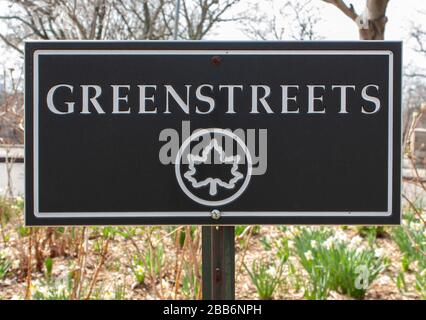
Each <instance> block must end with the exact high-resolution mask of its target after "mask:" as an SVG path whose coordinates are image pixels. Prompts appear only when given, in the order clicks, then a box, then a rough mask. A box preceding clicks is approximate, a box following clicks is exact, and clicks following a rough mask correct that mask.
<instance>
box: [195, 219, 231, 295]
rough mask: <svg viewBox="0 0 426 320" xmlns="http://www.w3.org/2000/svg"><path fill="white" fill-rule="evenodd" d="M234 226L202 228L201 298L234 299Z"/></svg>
mask: <svg viewBox="0 0 426 320" xmlns="http://www.w3.org/2000/svg"><path fill="white" fill-rule="evenodd" d="M234 230H235V228H234V226H212V227H203V229H202V251H203V252H202V256H203V262H202V268H203V299H204V300H233V299H235V241H234V238H235V237H234V235H235V231H234Z"/></svg>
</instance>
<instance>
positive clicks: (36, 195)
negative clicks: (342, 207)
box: [33, 49, 394, 218]
mask: <svg viewBox="0 0 426 320" xmlns="http://www.w3.org/2000/svg"><path fill="white" fill-rule="evenodd" d="M41 55H367V56H368V55H383V56H388V57H389V83H388V91H389V98H388V102H389V105H388V208H387V211H256V212H253V211H223V212H221V215H222V217H244V216H245V217H319V218H320V217H347V218H352V217H371V218H374V217H385V216H390V215H392V194H393V185H392V184H393V179H392V175H393V143H392V142H393V76H394V70H393V52H392V51H390V50H320V49H318V50H261V49H258V50H252V49H250V50H210V49H206V50H203V49H199V50H187V49H181V50H180V49H179V50H162V49H158V50H136V49H135V50H107V49H102V50H92V49H87V50H80V49H77V50H72V49H69V50H68V49H67V50H62V49H60V50H45V49H37V50H35V51H34V56H33V66H34V69H33V111H34V112H33V125H34V128H33V133H34V134H33V148H34V149H33V169H34V171H33V172H34V176H33V179H34V181H33V200H34V201H33V204H34V208H33V212H34V215H35V216H36V217H38V218H101V217H105V218H120V217H122V218H126V217H127V218H128V217H146V218H155V217H162V218H164V217H210V212H211V209H210V210H209V209H206V211H169V212H157V211H154V212H40V211H39V193H38V187H39V172H38V169H39V166H38V165H39V161H38V160H39V159H38V155H39V154H38V153H39V150H38V137H39V135H38V133H39V121H38V112H39V105H38V103H39V96H38V93H39V92H38V89H39V83H38V82H39V56H41ZM212 209H213V208H212Z"/></svg>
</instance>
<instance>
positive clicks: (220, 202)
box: [175, 128, 253, 207]
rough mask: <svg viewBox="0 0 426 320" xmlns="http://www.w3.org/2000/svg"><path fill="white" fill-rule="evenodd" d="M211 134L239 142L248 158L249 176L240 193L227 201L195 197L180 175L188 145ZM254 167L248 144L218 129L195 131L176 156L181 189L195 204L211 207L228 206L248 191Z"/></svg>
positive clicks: (227, 131)
mask: <svg viewBox="0 0 426 320" xmlns="http://www.w3.org/2000/svg"><path fill="white" fill-rule="evenodd" d="M210 133H219V134H222V135H224V136H228V137H230V138H232V139H234V140H235V141H237V143H238V144H239V145H240V147H241V148H242V149H243V151H244V153H245V156H246V159H247V175H246V178H245V180H244V183H243V184H242V185H241V187H240V189H238V191H237V192H236V193H234V194H233V195H232V196H230V197H228V198H225V199H222V200H216V201H211V200H204V199H202V198H200V197H197V196H196V195H194V194H193V193H192V192H191V191H189V189H188V188H187V187H186V185H185V183H184V182H183V180H182V176H181V173H180V163H181V158H182V153H183V151H184V150H185V149H186V148H187V147H188V145H189V144H190V143H191V141H192V140H194V139H196V138H198V137H200V136H203V135H205V134H210ZM252 165H253V163H252V159H251V154H250V150H249V149H248V148H247V146H246V144H245V143H244V142H243V141H242V140H241V139H240V137H238V136H237V135H236V134H234V133H233V132H231V131H230V130H225V129H218V128H212V129H200V130H197V131H195V132H194V133H193V134H191V135H190V136H189V137H188V138H187V139H186V140H185V141H184V142H183V143H182V145H181V147H180V148H179V151H178V153H177V154H176V159H175V174H176V179H177V181H178V183H179V186H180V188H181V189H182V191H183V192H184V193H185V194H186V195H187V196H188V197H189V198H191V199H192V200H194V201H195V202H197V203H199V204H202V205H205V206H210V207H211V206H223V205H225V204H228V203H230V202H232V201H234V200H235V199H237V198H238V197H239V196H241V194H242V193H243V192H244V191H245V190H246V188H247V186H248V184H249V182H250V178H251V173H252V169H253V168H252Z"/></svg>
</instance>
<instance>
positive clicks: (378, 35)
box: [323, 0, 389, 40]
mask: <svg viewBox="0 0 426 320" xmlns="http://www.w3.org/2000/svg"><path fill="white" fill-rule="evenodd" d="M323 1H325V2H327V3H331V4H333V5H334V6H335V7H337V8H338V9H339V10H340V11H341V12H342V13H344V14H345V15H346V16H347V17H349V18H350V19H351V20H352V21H354V22H355V23H356V24H357V26H358V29H359V38H360V39H361V40H384V38H385V27H386V22H387V21H388V18H387V17H386V8H387V6H388V2H389V0H366V3H365V8H364V11H363V13H362V14H357V13H356V12H355V9H354V7H353V5H352V4H351V5H349V6H347V5H346V3H345V1H344V0H323Z"/></svg>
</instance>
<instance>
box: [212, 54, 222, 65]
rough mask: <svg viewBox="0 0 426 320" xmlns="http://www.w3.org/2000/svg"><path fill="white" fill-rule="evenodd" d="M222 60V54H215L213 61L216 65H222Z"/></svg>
mask: <svg viewBox="0 0 426 320" xmlns="http://www.w3.org/2000/svg"><path fill="white" fill-rule="evenodd" d="M221 61H222V58H221V57H220V56H213V57H212V63H213V64H214V65H215V66H218V65H220V62H221Z"/></svg>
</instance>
